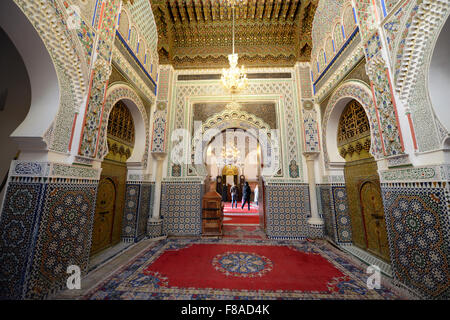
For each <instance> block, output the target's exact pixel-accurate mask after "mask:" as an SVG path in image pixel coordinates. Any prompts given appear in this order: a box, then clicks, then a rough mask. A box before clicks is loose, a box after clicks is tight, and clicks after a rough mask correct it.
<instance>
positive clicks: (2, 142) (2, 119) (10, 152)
mask: <svg viewBox="0 0 450 320" xmlns="http://www.w3.org/2000/svg"><path fill="white" fill-rule="evenodd" d="M0 48H2V49H1V50H0V70H2V76H1V77H0V93H1V92H3V91H4V90H8V94H7V97H6V103H5V105H4V109H3V110H0V146H1V155H0V182H1V181H3V178H4V176H5V175H6V173H7V172H8V170H9V166H10V164H11V160H12V159H13V158H14V156H15V155H16V153H17V151H18V146H17V144H16V143H15V142H14V141H13V140H12V139H11V138H10V135H11V133H12V132H13V131H14V130H15V129H16V128H17V127H18V126H19V125H20V124H21V123H22V121H23V120H24V119H25V117H26V115H27V113H28V111H29V109H30V104H31V87H30V80H29V77H28V73H27V70H26V68H25V64H24V62H23V60H22V58H21V56H20V54H19V52H18V51H17V49H16V47H15V46H14V44H13V43H12V42H11V40H10V39H9V37H8V36H7V34H6V33H5V32H4V31H3V29H1V28H0ZM3 193H4V190H3V192H2V194H0V202H1V200H2V199H3Z"/></svg>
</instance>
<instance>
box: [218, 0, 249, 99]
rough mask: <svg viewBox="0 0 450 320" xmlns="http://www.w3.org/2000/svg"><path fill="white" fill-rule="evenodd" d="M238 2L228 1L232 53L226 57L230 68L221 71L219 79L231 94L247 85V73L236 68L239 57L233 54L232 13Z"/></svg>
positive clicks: (236, 0)
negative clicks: (230, 17)
mask: <svg viewBox="0 0 450 320" xmlns="http://www.w3.org/2000/svg"><path fill="white" fill-rule="evenodd" d="M238 1H239V0H228V3H229V4H230V5H231V8H232V10H233V53H232V54H230V55H228V61H229V63H230V67H229V68H228V69H223V70H222V78H221V80H222V84H223V86H224V87H225V88H226V89H227V90H228V91H230V92H231V93H232V94H234V93H238V92H240V91H242V90H244V89H246V88H247V85H248V79H247V72H246V70H245V68H244V66H242V67H241V68H239V67H238V66H237V64H238V60H239V57H238V54H237V53H235V52H234V12H235V5H236V3H237V2H238Z"/></svg>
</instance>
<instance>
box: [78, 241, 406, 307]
mask: <svg viewBox="0 0 450 320" xmlns="http://www.w3.org/2000/svg"><path fill="white" fill-rule="evenodd" d="M366 280H367V274H366V273H365V270H363V269H361V268H360V267H358V266H357V265H355V264H354V263H353V262H351V261H350V260H348V259H347V258H346V257H345V255H344V254H343V253H342V252H340V251H339V250H337V249H336V248H334V247H332V246H331V245H329V244H328V243H326V242H324V241H317V242H308V241H272V240H233V239H226V240H216V239H202V240H200V239H166V240H162V241H160V242H158V243H157V244H155V245H154V246H152V247H151V248H149V249H148V250H147V251H145V252H144V253H143V254H141V255H140V256H139V257H137V258H136V259H135V260H133V261H131V262H130V263H129V264H128V265H126V266H124V267H123V268H122V269H121V270H119V271H118V272H117V273H115V274H114V275H113V276H111V277H110V278H109V279H107V280H106V281H104V282H103V283H102V284H100V285H99V286H97V287H96V288H95V289H93V290H91V291H90V292H89V293H88V294H87V295H86V296H84V297H83V298H84V299H125V300H129V299H132V300H134V299H137V300H141V299H187V300H192V299H201V300H205V299H215V300H218V299H399V298H400V297H399V296H397V295H396V294H394V293H393V292H392V291H390V290H389V289H387V288H385V287H381V289H373V290H370V289H368V288H367V286H366Z"/></svg>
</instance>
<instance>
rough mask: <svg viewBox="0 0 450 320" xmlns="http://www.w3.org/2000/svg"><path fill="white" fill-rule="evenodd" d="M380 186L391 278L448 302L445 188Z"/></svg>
mask: <svg viewBox="0 0 450 320" xmlns="http://www.w3.org/2000/svg"><path fill="white" fill-rule="evenodd" d="M404 185H405V184H402V185H400V184H390V185H387V186H384V185H383V186H382V195H383V203H384V208H385V215H386V227H387V230H388V237H389V245H390V252H391V260H392V267H393V271H394V277H395V278H396V279H397V280H399V281H400V282H401V283H403V284H405V285H406V286H408V287H409V288H412V289H413V290H415V291H417V292H419V293H420V294H421V295H423V296H425V297H427V298H433V299H449V298H450V270H449V259H450V255H449V250H448V248H449V246H450V241H449V239H450V238H449V230H450V222H449V219H450V218H449V211H448V203H447V199H448V198H447V199H446V192H448V190H446V189H445V188H442V187H441V188H440V187H438V185H436V187H435V186H431V184H429V185H428V186H426V184H422V186H421V187H417V185H419V184H415V185H414V184H408V185H407V187H405V186H404Z"/></svg>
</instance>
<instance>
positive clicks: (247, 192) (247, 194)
mask: <svg viewBox="0 0 450 320" xmlns="http://www.w3.org/2000/svg"><path fill="white" fill-rule="evenodd" d="M251 195H252V189H250V186H249V184H248V182H245V185H244V191H243V194H242V207H241V209H244V206H245V203H246V202H248V211H250V196H251Z"/></svg>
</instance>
